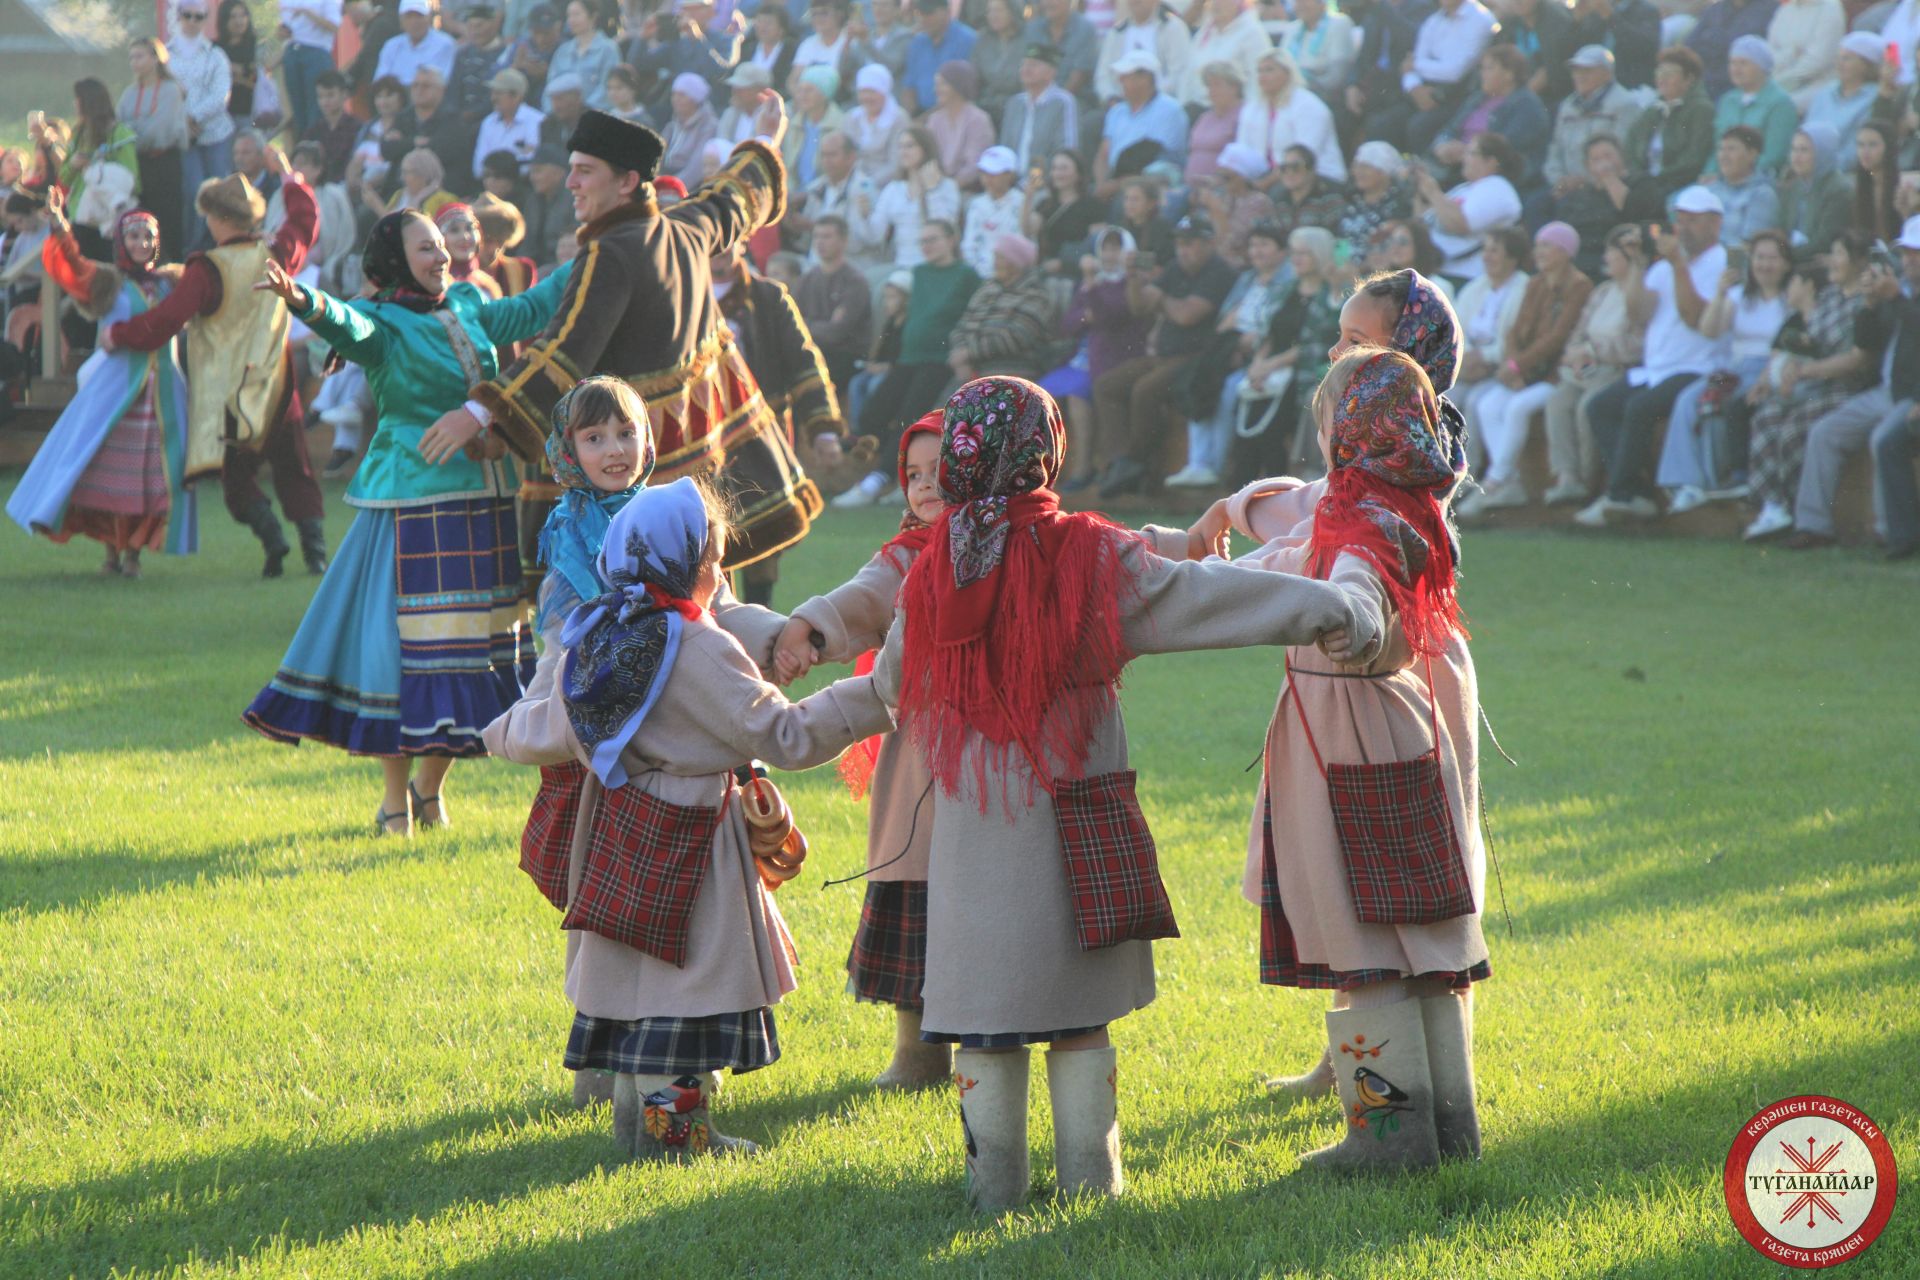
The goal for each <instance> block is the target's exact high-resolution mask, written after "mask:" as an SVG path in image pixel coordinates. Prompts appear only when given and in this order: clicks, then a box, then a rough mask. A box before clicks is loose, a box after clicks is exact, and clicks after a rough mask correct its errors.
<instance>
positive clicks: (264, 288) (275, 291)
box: [253, 258, 307, 311]
mask: <svg viewBox="0 0 1920 1280" xmlns="http://www.w3.org/2000/svg"><path fill="white" fill-rule="evenodd" d="M253 289H254V292H255V293H270V294H272V295H273V296H274V297H276V298H278V299H280V301H282V302H284V303H286V304H287V306H288V307H289V308H290V309H292V310H294V311H305V310H306V309H307V291H306V290H305V289H302V288H301V287H300V286H299V285H298V284H296V283H294V279H293V277H292V276H290V275H288V274H287V269H286V268H285V267H283V266H281V265H280V264H279V263H278V262H275V261H274V260H273V259H272V258H268V259H267V264H266V266H265V267H263V268H262V269H261V271H260V278H259V279H258V280H256V281H254V285H253Z"/></svg>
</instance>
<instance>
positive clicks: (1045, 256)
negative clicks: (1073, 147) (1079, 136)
mask: <svg viewBox="0 0 1920 1280" xmlns="http://www.w3.org/2000/svg"><path fill="white" fill-rule="evenodd" d="M1106 214H1107V206H1106V202H1105V201H1102V200H1099V199H1096V198H1095V196H1094V194H1093V191H1092V189H1091V184H1090V183H1089V181H1088V174H1087V162H1086V161H1085V160H1082V159H1081V158H1080V153H1079V152H1078V151H1069V150H1067V149H1066V148H1064V147H1063V148H1061V149H1060V150H1058V151H1056V152H1054V153H1053V158H1052V159H1051V160H1049V161H1048V162H1047V180H1046V183H1045V185H1044V186H1043V185H1041V184H1039V183H1036V182H1032V181H1029V183H1028V186H1027V208H1026V214H1025V219H1024V222H1023V224H1022V230H1023V231H1024V232H1025V233H1026V236H1027V238H1028V239H1029V240H1032V241H1033V242H1034V243H1035V244H1037V245H1038V246H1039V247H1040V266H1041V269H1042V270H1044V271H1046V272H1047V273H1048V274H1049V275H1064V274H1066V273H1067V271H1068V270H1069V267H1068V264H1069V263H1074V262H1078V261H1079V260H1080V255H1081V253H1082V252H1084V251H1085V247H1086V246H1085V241H1086V238H1087V233H1088V232H1090V231H1092V230H1093V228H1094V224H1096V223H1098V222H1101V221H1103V220H1105V218H1106Z"/></svg>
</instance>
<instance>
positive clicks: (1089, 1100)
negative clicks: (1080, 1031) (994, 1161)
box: [1047, 1045, 1125, 1196]
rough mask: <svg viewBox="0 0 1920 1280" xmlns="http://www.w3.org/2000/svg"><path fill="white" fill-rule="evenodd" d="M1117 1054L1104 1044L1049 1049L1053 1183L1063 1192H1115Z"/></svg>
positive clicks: (1118, 1178)
mask: <svg viewBox="0 0 1920 1280" xmlns="http://www.w3.org/2000/svg"><path fill="white" fill-rule="evenodd" d="M1118 1063H1119V1054H1118V1052H1117V1051H1116V1050H1115V1049H1114V1048H1113V1046H1111V1045H1109V1046H1107V1047H1106V1048H1104V1049H1049V1050H1048V1051H1047V1093H1048V1095H1049V1096H1050V1097H1051V1098H1052V1099H1053V1171H1054V1183H1055V1185H1056V1186H1057V1187H1058V1189H1059V1193H1060V1194H1061V1195H1063V1196H1075V1195H1079V1194H1081V1193H1083V1192H1091V1193H1096V1194H1099V1195H1103V1196H1117V1195H1119V1194H1120V1193H1121V1191H1122V1190H1124V1189H1125V1179H1124V1178H1123V1177H1122V1175H1121V1171H1120V1114H1119V1111H1120V1106H1119V1084H1118V1081H1119V1066H1118Z"/></svg>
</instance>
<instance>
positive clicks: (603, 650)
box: [560, 478, 707, 787]
mask: <svg viewBox="0 0 1920 1280" xmlns="http://www.w3.org/2000/svg"><path fill="white" fill-rule="evenodd" d="M706 546H707V506H706V503H705V502H704V501H703V500H702V499H701V496H700V489H699V486H698V485H696V484H695V483H694V482H693V481H692V480H691V479H685V478H683V479H680V480H675V481H674V482H673V483H672V484H669V485H663V486H661V487H660V488H657V489H647V490H645V491H643V492H641V493H638V494H635V495H634V498H633V501H631V502H629V503H627V505H626V506H625V507H623V508H622V509H621V511H620V514H618V515H617V516H615V517H614V518H613V523H612V525H611V526H610V527H609V528H608V530H607V540H606V545H605V546H603V547H601V549H600V575H601V577H602V578H603V579H605V581H606V583H607V590H606V591H605V592H604V593H602V594H601V595H599V596H597V597H595V598H593V599H589V600H585V601H583V602H582V603H581V604H580V605H579V606H578V607H576V608H575V609H574V611H573V613H572V614H571V615H570V616H569V617H568V618H567V625H566V628H565V630H563V631H562V632H561V634H560V642H561V643H562V644H564V645H565V646H566V647H567V649H568V653H567V659H566V665H565V667H564V669H563V671H562V675H561V685H560V693H561V698H562V700H563V701H564V702H565V704H566V708H567V722H568V723H569V724H571V725H572V726H573V732H574V735H575V736H576V737H578V738H579V739H580V743H581V745H582V746H584V747H586V748H587V750H588V752H589V753H590V755H591V757H592V763H593V772H594V773H595V775H597V776H598V777H599V779H600V781H601V782H602V783H604V784H605V785H606V786H608V787H618V786H623V785H625V783H626V781H627V770H626V767H625V766H624V765H622V764H621V763H620V753H621V752H622V751H623V750H625V749H626V745H627V743H629V742H631V741H632V740H633V735H634V734H635V733H637V732H638V731H639V729H640V725H641V723H642V722H643V721H644V720H645V719H646V718H647V713H648V712H649V711H651V710H653V706H654V704H655V703H656V702H658V701H659V700H660V692H661V690H662V689H664V688H665V687H666V683H667V677H668V676H669V675H671V674H672V672H673V664H674V661H675V660H676V659H677V658H678V657H679V653H680V636H681V633H682V631H683V630H684V629H685V626H686V623H687V622H688V621H689V620H691V619H695V618H698V617H700V616H701V615H702V614H703V613H704V612H705V611H704V610H703V609H701V608H700V606H698V605H696V604H694V603H693V602H692V600H691V599H689V597H690V596H692V594H693V583H694V578H695V577H696V576H697V575H698V573H699V570H700V560H701V557H702V555H703V554H704V553H705V551H706Z"/></svg>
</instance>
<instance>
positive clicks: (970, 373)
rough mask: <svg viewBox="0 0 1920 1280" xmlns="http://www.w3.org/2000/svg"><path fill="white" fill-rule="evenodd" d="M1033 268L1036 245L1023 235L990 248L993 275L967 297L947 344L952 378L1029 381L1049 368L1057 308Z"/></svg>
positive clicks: (1036, 266) (1008, 237)
mask: <svg viewBox="0 0 1920 1280" xmlns="http://www.w3.org/2000/svg"><path fill="white" fill-rule="evenodd" d="M1039 268H1040V250H1039V247H1038V246H1036V245H1035V244H1034V243H1033V241H1031V240H1029V239H1027V238H1026V237H1025V236H1017V235H1005V236H1001V237H1000V240H999V242H998V243H997V244H995V245H994V246H993V275H992V276H991V277H990V278H988V279H987V280H985V281H983V282H982V283H981V285H980V287H979V288H978V289H976V290H974V292H973V297H971V298H969V299H968V300H967V309H966V310H965V311H963V312H961V313H960V320H959V323H957V324H956V325H954V328H953V336H952V338H951V339H950V342H949V346H948V348H947V366H948V367H949V368H951V369H952V370H953V376H954V377H955V378H957V379H959V380H960V381H961V382H971V381H972V380H973V379H975V378H979V377H984V376H986V375H987V374H991V373H999V374H1009V375H1011V376H1013V377H1016V378H1027V379H1029V380H1031V379H1034V378H1038V377H1039V376H1040V375H1041V374H1042V373H1043V372H1045V371H1046V370H1047V369H1048V368H1050V367H1051V366H1052V364H1053V354H1054V348H1055V346H1056V345H1058V343H1059V337H1058V329H1059V324H1060V311H1059V308H1058V307H1056V306H1055V305H1054V301H1053V294H1052V291H1051V290H1049V289H1048V287H1047V281H1046V277H1045V275H1044V274H1042V272H1041V271H1040V269H1039Z"/></svg>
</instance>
